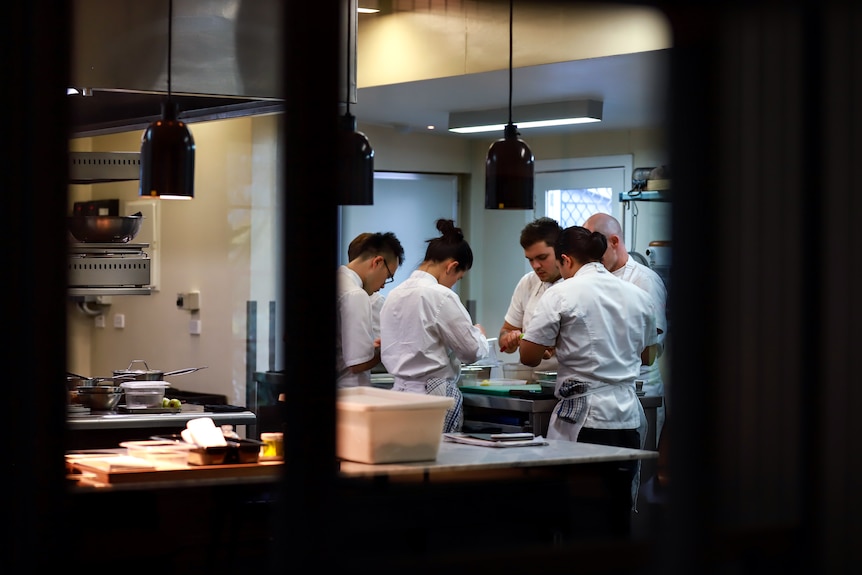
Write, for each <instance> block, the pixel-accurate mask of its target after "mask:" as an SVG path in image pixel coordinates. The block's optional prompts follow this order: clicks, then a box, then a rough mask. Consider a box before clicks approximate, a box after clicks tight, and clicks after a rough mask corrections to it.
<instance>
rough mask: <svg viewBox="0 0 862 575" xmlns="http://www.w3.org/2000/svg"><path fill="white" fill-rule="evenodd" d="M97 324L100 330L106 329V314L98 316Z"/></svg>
mask: <svg viewBox="0 0 862 575" xmlns="http://www.w3.org/2000/svg"><path fill="white" fill-rule="evenodd" d="M95 324H96V327H98V328H104V327H105V314H103V313H100V314H99V315H97V316H96V319H95Z"/></svg>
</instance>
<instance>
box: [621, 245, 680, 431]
mask: <svg viewBox="0 0 862 575" xmlns="http://www.w3.org/2000/svg"><path fill="white" fill-rule="evenodd" d="M613 273H614V275H615V276H617V277H618V278H620V279H622V280H625V281H627V282H629V283H632V284H634V285H636V286H638V287H639V288H641V289H642V290H644V291H645V292H647V293H648V294H650V296H652V298H653V305H654V306H655V313H656V327H657V328H658V329H660V330H661V331H662V333H661V334H659V336H658V344H659V350H658V351H659V352H658V355H659V356H660V355H661V353H662V351H664V340H665V336H666V335H667V310H666V306H667V287H666V286H665V285H664V280H662V279H661V276H660V275H658V274H657V273H656V272H655V271H654V270H652V269H651V268H649V267H647V266H645V265H643V264H641V263H638V262H636V261H635V260H634V258H632V257H629V259H628V260H627V261H626V265H624V266H623V267H621V268H620V269H618V270H616V271H614V272H613ZM638 379H642V380H644V391H645V392H646V394H647V395H657V396H659V397H662V398H664V381H663V380H662V377H661V370H660V369H659V362H658V359H656V361H655V362H654V363H653V364H652V365H641V370H640V375H639V376H638ZM666 402H667V400H666V398H665V399H664V400H663V401H662V404H661V405H660V406H659V407H658V409H657V410H656V437H659V436H660V435H661V430H662V427H664V419H665V403H666Z"/></svg>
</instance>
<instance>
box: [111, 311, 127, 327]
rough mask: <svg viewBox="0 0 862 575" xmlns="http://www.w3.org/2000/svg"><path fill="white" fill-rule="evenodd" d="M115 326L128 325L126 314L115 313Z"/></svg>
mask: <svg viewBox="0 0 862 575" xmlns="http://www.w3.org/2000/svg"><path fill="white" fill-rule="evenodd" d="M114 327H115V328H117V329H123V328H125V327H126V316H125V314H122V313H115V314H114Z"/></svg>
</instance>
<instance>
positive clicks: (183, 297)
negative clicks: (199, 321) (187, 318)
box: [177, 291, 201, 311]
mask: <svg viewBox="0 0 862 575" xmlns="http://www.w3.org/2000/svg"><path fill="white" fill-rule="evenodd" d="M177 308H178V309H186V310H189V311H197V310H199V309H201V292H199V291H191V292H188V293H178V294H177Z"/></svg>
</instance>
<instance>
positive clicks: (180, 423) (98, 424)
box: [66, 411, 257, 431]
mask: <svg viewBox="0 0 862 575" xmlns="http://www.w3.org/2000/svg"><path fill="white" fill-rule="evenodd" d="M198 417H209V418H211V419H212V420H213V422H214V423H215V424H216V425H254V423H255V421H257V417H256V416H255V414H254V413H252V412H251V411H236V412H227V413H225V412H220V413H212V412H207V411H189V412H180V413H154V414H139V413H104V414H97V415H85V416H83V417H75V418H69V419H68V420H67V421H66V427H67V428H68V429H70V430H73V431H75V430H91V429H134V428H160V427H170V428H173V427H185V424H186V423H187V422H188V421H189V420H192V419H195V418H198Z"/></svg>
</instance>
